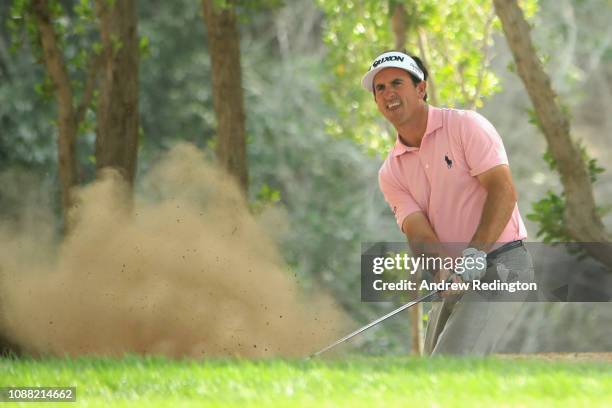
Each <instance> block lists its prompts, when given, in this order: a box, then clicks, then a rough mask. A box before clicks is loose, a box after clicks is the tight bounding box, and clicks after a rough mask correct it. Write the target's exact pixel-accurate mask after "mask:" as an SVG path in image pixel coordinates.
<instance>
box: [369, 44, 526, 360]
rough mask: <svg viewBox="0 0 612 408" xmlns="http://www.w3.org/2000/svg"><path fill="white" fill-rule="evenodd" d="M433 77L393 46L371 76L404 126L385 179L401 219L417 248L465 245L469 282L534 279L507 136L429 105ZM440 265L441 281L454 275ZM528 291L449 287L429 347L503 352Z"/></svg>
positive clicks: (474, 117)
mask: <svg viewBox="0 0 612 408" xmlns="http://www.w3.org/2000/svg"><path fill="white" fill-rule="evenodd" d="M427 77H428V73H427V70H426V68H425V66H424V65H423V63H422V62H421V60H420V59H419V58H417V57H411V56H409V55H407V54H405V53H403V52H398V51H390V52H385V53H383V54H381V55H379V56H377V57H376V58H375V59H374V61H373V62H372V65H371V66H370V69H369V71H368V72H367V73H366V74H365V76H364V77H363V80H362V85H363V87H364V88H365V89H366V90H367V91H368V92H371V93H372V95H373V97H374V102H376V106H377V107H378V110H379V111H380V113H382V115H383V116H384V117H385V118H386V119H387V120H388V121H389V122H390V123H391V124H392V125H393V126H394V127H395V129H396V131H397V139H396V141H395V146H394V147H393V149H391V151H390V153H389V155H388V157H387V158H386V160H385V162H384V163H383V165H382V166H381V168H380V171H379V184H380V189H381V191H382V193H383V195H384V197H385V200H386V201H387V203H388V204H389V206H390V207H391V209H392V211H393V214H394V215H395V218H396V220H397V224H398V226H399V227H400V228H401V230H402V232H403V233H404V234H405V235H406V237H407V239H408V242H409V245H410V247H411V248H412V250H413V254H414V253H415V252H417V253H418V252H421V253H423V252H431V249H428V250H425V249H423V248H425V247H429V248H432V247H435V248H437V250H436V251H437V255H439V256H444V255H445V254H443V252H444V249H442V248H447V247H448V246H447V244H450V243H459V245H461V248H460V249H459V250H458V253H457V254H456V255H459V256H462V257H463V258H464V259H463V262H464V264H465V265H466V266H467V265H471V266H470V267H469V268H468V267H466V268H465V272H464V273H463V274H462V275H461V279H462V280H463V281H473V280H483V281H486V280H487V279H501V280H503V281H517V280H518V281H531V280H532V279H533V264H532V261H531V257H530V255H529V253H528V252H527V250H526V248H525V247H524V246H523V240H524V239H525V238H526V237H527V232H526V229H525V225H524V223H523V220H522V219H521V216H520V214H519V210H518V206H517V194H516V190H515V188H514V184H513V181H512V176H511V173H510V168H509V166H508V157H507V155H506V151H505V149H504V145H503V143H502V139H501V137H500V136H499V134H498V133H497V131H496V130H495V128H494V127H493V125H491V123H489V121H488V120H487V119H485V118H484V117H483V116H482V115H480V114H478V113H477V112H475V111H469V110H459V109H442V108H437V107H435V106H431V105H429V104H428V103H427ZM449 251H451V252H452V250H449ZM415 255H416V254H415ZM468 258H473V262H467V259H468ZM436 272H437V274H438V279H439V280H446V279H447V278H448V277H449V276H450V273H451V272H450V271H447V270H442V271H436ZM454 279H458V278H457V277H455V278H454ZM497 296H499V297H497ZM508 296H510V298H508ZM512 296H519V297H516V298H512ZM520 296H523V297H522V298H521V297H520ZM501 297H504V298H503V299H502V298H501ZM524 297H525V295H523V294H520V295H509V294H505V293H499V294H497V295H496V294H491V293H478V292H476V291H470V292H466V293H465V294H457V293H451V292H446V293H445V298H444V301H443V302H436V303H435V304H434V307H433V308H432V311H431V313H430V319H429V324H428V327H427V334H426V339H425V349H426V352H430V353H433V354H477V355H483V354H487V353H491V352H495V351H497V350H498V349H500V348H502V347H503V346H504V344H505V342H506V341H507V336H505V332H506V329H507V328H508V327H509V325H510V324H511V323H512V320H513V317H515V315H516V312H517V310H518V308H519V307H520V305H521V303H522V300H524ZM457 298H459V301H457ZM478 300H484V301H478ZM499 300H506V302H500V301H499ZM507 300H513V301H512V302H509V301H507Z"/></svg>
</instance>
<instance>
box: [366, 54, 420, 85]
mask: <svg viewBox="0 0 612 408" xmlns="http://www.w3.org/2000/svg"><path fill="white" fill-rule="evenodd" d="M385 68H401V69H403V70H406V71H408V72H410V73H411V74H413V75H414V76H415V77H417V78H419V79H420V80H421V81H422V80H423V79H425V75H424V74H423V71H421V68H419V66H418V65H417V63H416V62H415V61H414V60H413V59H412V58H411V57H410V56H408V55H406V54H404V53H403V52H398V51H390V52H385V53H384V54H380V55H379V56H378V57H376V58H375V59H374V62H373V63H372V66H371V67H370V70H369V71H368V73H367V74H365V75H364V76H363V79H362V80H361V85H362V86H363V87H364V88H365V89H366V90H367V91H370V92H372V91H373V90H374V86H373V82H374V77H375V76H376V74H378V73H379V72H380V71H381V70H383V69H385Z"/></svg>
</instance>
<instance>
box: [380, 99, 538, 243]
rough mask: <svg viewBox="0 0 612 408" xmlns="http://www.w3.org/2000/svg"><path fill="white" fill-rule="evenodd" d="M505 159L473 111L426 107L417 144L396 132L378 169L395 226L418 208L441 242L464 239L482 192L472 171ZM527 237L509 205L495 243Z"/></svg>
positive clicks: (490, 129) (472, 225)
mask: <svg viewBox="0 0 612 408" xmlns="http://www.w3.org/2000/svg"><path fill="white" fill-rule="evenodd" d="M500 164H508V157H507V156H506V151H505V149H504V145H503V143H502V140H501V137H500V136H499V134H498V133H497V131H496V130H495V128H494V127H493V125H491V123H490V122H489V121H488V120H487V119H485V118H484V117H483V116H482V115H480V114H478V113H477V112H474V111H463V110H457V109H440V108H436V107H433V106H431V105H430V106H429V113H428V116H427V129H426V130H425V135H424V136H423V139H422V141H421V146H420V148H419V147H408V146H406V145H404V144H403V143H402V142H401V141H400V140H399V136H398V139H397V141H396V143H395V147H394V148H393V149H392V150H391V152H390V153H389V156H388V157H387V159H386V160H385V162H384V163H383V165H382V167H381V168H380V171H379V173H378V181H379V184H380V189H381V191H382V193H383V194H384V196H385V200H386V201H387V203H388V204H389V206H390V207H391V209H392V210H393V213H394V214H395V218H396V220H397V223H398V225H399V226H400V228H401V227H402V223H403V221H404V218H406V216H408V215H410V214H412V213H414V212H416V211H422V212H423V213H424V214H425V216H426V217H427V218H428V219H429V222H430V224H431V225H432V227H433V229H434V231H435V233H436V235H437V236H438V239H439V240H440V241H441V242H443V243H451V242H460V243H466V244H467V243H469V242H470V241H471V239H472V237H473V236H474V233H475V232H476V228H477V227H478V224H479V222H480V216H481V214H482V209H483V207H484V203H485V199H486V197H487V191H486V190H485V189H484V187H482V186H481V185H480V182H479V181H478V179H477V178H476V176H477V175H479V174H481V173H483V172H485V171H487V170H489V169H491V168H493V167H495V166H498V165H500ZM524 238H527V230H526V229H525V225H524V224H523V220H522V219H521V215H520V214H519V210H518V206H516V205H515V206H514V211H513V212H512V217H511V218H510V221H508V225H506V228H505V229H504V231H503V232H502V234H501V235H500V237H499V238H498V239H497V242H499V243H501V242H511V241H515V240H517V239H524Z"/></svg>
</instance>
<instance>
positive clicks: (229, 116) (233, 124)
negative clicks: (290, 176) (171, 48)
mask: <svg viewBox="0 0 612 408" xmlns="http://www.w3.org/2000/svg"><path fill="white" fill-rule="evenodd" d="M214 3H215V1H214V0H202V8H203V11H204V21H205V24H206V29H207V33H208V49H209V53H210V61H211V66H212V89H213V105H214V109H215V115H216V117H217V160H218V161H219V164H220V165H221V166H222V168H224V169H225V170H226V171H227V172H228V173H229V174H231V175H232V176H234V177H235V178H236V179H237V181H238V183H239V185H240V187H241V188H242V190H243V191H244V193H245V195H246V193H247V190H248V172H247V156H246V132H245V114H244V105H243V91H242V72H241V68H240V37H239V33H238V28H237V24H236V14H235V12H234V9H233V5H234V2H233V1H228V6H227V7H226V8H223V9H217V8H215V6H214Z"/></svg>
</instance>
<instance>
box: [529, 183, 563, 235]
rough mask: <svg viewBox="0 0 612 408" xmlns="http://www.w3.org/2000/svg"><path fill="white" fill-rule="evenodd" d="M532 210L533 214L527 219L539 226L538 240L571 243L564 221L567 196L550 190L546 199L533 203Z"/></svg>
mask: <svg viewBox="0 0 612 408" xmlns="http://www.w3.org/2000/svg"><path fill="white" fill-rule="evenodd" d="M531 208H532V213H530V214H527V218H528V219H529V220H531V221H533V222H535V223H537V224H538V232H537V237H538V238H542V240H543V241H544V242H545V243H552V242H569V241H571V237H570V236H569V235H568V234H567V233H566V230H565V226H564V225H565V223H564V221H563V213H564V211H565V194H563V193H561V195H558V194H556V193H554V192H552V191H550V190H549V191H547V192H546V196H545V197H544V198H542V199H541V200H539V201H536V202H535V203H532V204H531Z"/></svg>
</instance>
